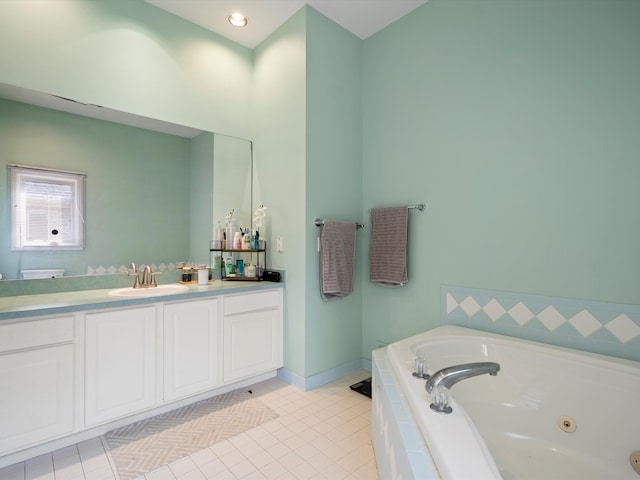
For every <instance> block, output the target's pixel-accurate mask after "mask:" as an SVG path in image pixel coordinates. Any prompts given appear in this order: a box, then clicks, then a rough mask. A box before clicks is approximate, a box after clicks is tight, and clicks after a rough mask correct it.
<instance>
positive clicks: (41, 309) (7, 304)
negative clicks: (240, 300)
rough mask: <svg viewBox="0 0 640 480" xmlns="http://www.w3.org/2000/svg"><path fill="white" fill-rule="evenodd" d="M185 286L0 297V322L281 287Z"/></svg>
mask: <svg viewBox="0 0 640 480" xmlns="http://www.w3.org/2000/svg"><path fill="white" fill-rule="evenodd" d="M186 286H187V288H188V290H187V291H183V292H179V293H173V294H168V295H154V296H145V297H140V298H131V297H116V296H112V295H109V292H110V291H111V290H113V289H112V288H109V289H102V290H84V291H75V292H60V293H43V294H34V295H20V296H14V297H0V321H2V320H8V319H16V318H24V317H32V316H37V315H56V314H60V313H68V312H75V311H80V310H95V309H101V308H111V307H126V306H135V305H147V304H150V303H157V302H168V301H177V300H187V299H192V298H206V297H214V296H217V295H224V294H229V293H241V292H250V291H259V290H266V289H270V288H282V287H283V286H284V284H283V283H273V282H257V281H256V282H250V281H248V282H231V281H223V280H216V281H215V282H212V283H210V284H209V285H197V284H193V285H186Z"/></svg>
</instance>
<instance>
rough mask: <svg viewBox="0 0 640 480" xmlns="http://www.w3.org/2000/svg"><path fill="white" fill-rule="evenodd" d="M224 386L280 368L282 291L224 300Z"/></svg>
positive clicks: (232, 297)
mask: <svg viewBox="0 0 640 480" xmlns="http://www.w3.org/2000/svg"><path fill="white" fill-rule="evenodd" d="M224 301H225V304H224V312H225V313H224V319H223V335H224V347H223V351H224V362H223V365H224V368H223V376H224V382H225V383H229V382H232V381H236V380H240V379H243V378H247V377H250V376H252V375H257V374H260V373H265V372H268V371H270V370H275V369H277V368H279V367H281V366H282V291H281V290H269V291H266V292H260V293H249V294H239V295H232V296H228V297H225V299H224Z"/></svg>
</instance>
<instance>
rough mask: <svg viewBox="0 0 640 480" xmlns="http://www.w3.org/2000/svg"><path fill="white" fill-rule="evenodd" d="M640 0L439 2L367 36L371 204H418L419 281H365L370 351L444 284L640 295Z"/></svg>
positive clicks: (418, 319) (413, 258) (423, 319)
mask: <svg viewBox="0 0 640 480" xmlns="http://www.w3.org/2000/svg"><path fill="white" fill-rule="evenodd" d="M639 45H640V2H637V1H625V0H616V1H609V0H592V1H591V0H590V1H581V2H576V1H571V0H567V1H563V0H558V1H554V2H548V1H539V0H535V1H534V0H531V1H526V0H519V1H511V2H505V1H502V0H474V1H465V0H462V1H457V0H430V1H429V2H428V3H427V4H425V5H424V6H422V7H420V8H419V9H417V10H416V11H415V12H414V13H413V14H412V15H410V16H408V17H405V18H403V19H401V20H399V21H398V22H396V23H394V24H392V25H391V26H390V27H388V28H386V29H385V30H383V31H381V32H379V33H378V34H377V35H375V36H373V37H371V38H369V39H368V40H366V41H365V42H364V56H363V62H364V63H363V65H364V66H363V98H364V100H363V106H364V107H363V117H362V118H363V132H364V134H363V145H364V168H363V182H364V187H363V188H364V195H363V207H364V209H368V208H371V207H377V206H385V205H389V206H390V205H404V204H414V203H418V202H425V203H427V204H428V207H429V209H428V211H427V212H426V213H418V212H416V211H412V212H411V214H410V230H411V232H410V264H409V279H410V281H409V284H408V286H407V287H405V288H402V289H398V290H389V289H382V288H381V287H377V286H374V285H372V284H370V283H369V282H368V280H367V279H366V278H364V279H363V285H364V308H363V319H364V330H363V331H364V341H363V356H367V355H368V354H369V351H370V350H371V348H374V347H376V346H377V340H381V341H386V342H389V341H393V340H395V339H398V338H401V337H406V336H408V335H411V334H414V333H416V332H418V331H421V330H424V329H427V328H431V327H434V326H436V325H438V324H439V319H440V303H439V302H440V286H441V285H442V284H449V285H459V286H466V287H476V288H485V289H496V290H506V291H517V292H525V293H534V294H544V295H552V296H565V297H572V298H579V299H593V300H603V301H610V302H619V303H632V304H638V303H640V254H638V245H640V221H638V218H639V217H638V205H640V189H639V188H638V179H640V162H639V161H638V152H639V151H640V135H638V132H640V95H638V85H640V56H639V55H638V46H639Z"/></svg>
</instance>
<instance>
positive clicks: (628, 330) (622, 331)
mask: <svg viewBox="0 0 640 480" xmlns="http://www.w3.org/2000/svg"><path fill="white" fill-rule="evenodd" d="M605 328H606V329H607V330H609V331H610V332H611V333H613V334H614V335H615V337H616V338H617V339H619V340H620V341H621V342H622V343H627V342H628V341H629V340H633V339H634V338H636V337H637V336H638V335H640V327H639V326H638V325H636V324H635V323H634V322H633V320H631V319H630V318H629V317H627V316H626V315H625V314H624V313H623V314H622V315H619V316H617V317H616V318H614V319H613V320H611V321H610V322H609V323H607V324H606V325H605Z"/></svg>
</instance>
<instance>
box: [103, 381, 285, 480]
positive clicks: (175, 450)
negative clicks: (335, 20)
mask: <svg viewBox="0 0 640 480" xmlns="http://www.w3.org/2000/svg"><path fill="white" fill-rule="evenodd" d="M277 417H278V414H277V413H276V412H274V411H273V410H272V409H270V408H269V407H267V406H266V405H264V404H263V403H262V402H260V401H259V400H257V399H255V398H253V396H252V394H251V392H250V391H247V390H235V391H233V392H229V393H225V394H223V395H218V396H216V397H211V398H208V399H206V400H201V401H199V402H196V403H193V404H191V405H187V406H184V407H180V408H178V409H175V410H172V411H170V412H167V413H163V414H161V415H157V416H155V417H152V418H148V419H146V420H141V421H139V422H136V423H132V424H131V425H126V426H124V427H120V428H117V429H115V430H111V431H110V432H107V433H106V434H105V438H106V442H107V444H108V445H109V449H110V453H111V458H112V459H113V463H114V464H115V466H116V468H117V469H118V474H119V475H120V480H132V479H134V478H138V477H140V476H141V475H144V474H146V473H149V472H151V471H153V470H156V469H157V468H160V467H162V466H164V465H167V464H169V463H171V462H174V461H176V460H179V459H181V458H183V457H186V456H187V455H190V454H192V453H195V452H198V451H200V450H203V449H205V448H207V447H209V446H211V445H213V444H215V443H217V442H219V441H222V440H225V439H227V438H230V437H232V436H234V435H238V434H239V433H242V432H245V431H247V430H249V429H251V428H253V427H257V426H258V425H261V424H262V423H265V422H267V421H269V420H273V419H275V418H277Z"/></svg>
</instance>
